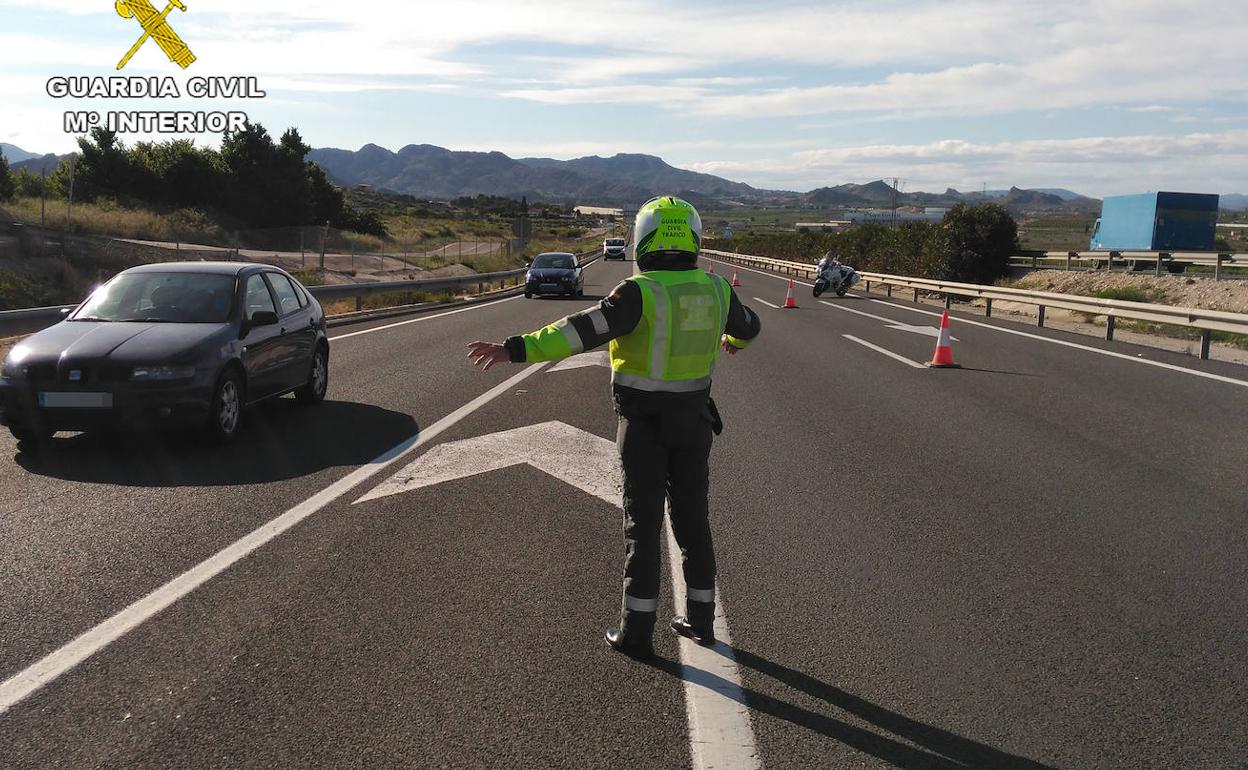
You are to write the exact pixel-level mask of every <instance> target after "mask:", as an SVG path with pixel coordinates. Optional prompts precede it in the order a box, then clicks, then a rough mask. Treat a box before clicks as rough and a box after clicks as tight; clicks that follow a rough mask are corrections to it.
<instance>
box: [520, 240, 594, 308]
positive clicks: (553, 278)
mask: <svg viewBox="0 0 1248 770" xmlns="http://www.w3.org/2000/svg"><path fill="white" fill-rule="evenodd" d="M534 294H536V295H538V296H541V295H543V294H560V295H563V296H567V297H581V296H584V294H585V276H584V274H583V273H582V271H581V268H580V267H579V266H578V265H577V262H576V255H575V254H568V253H566V252H562V251H551V252H547V253H545V254H538V255H537V256H536V257H534V258H533V261H532V262H531V263H529V272H528V273H526V274H525V276H524V296H526V297H532V296H533V295H534Z"/></svg>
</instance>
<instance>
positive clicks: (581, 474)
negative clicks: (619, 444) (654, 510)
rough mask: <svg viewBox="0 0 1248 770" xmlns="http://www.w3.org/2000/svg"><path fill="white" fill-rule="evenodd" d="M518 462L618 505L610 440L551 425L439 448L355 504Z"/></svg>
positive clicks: (616, 469)
mask: <svg viewBox="0 0 1248 770" xmlns="http://www.w3.org/2000/svg"><path fill="white" fill-rule="evenodd" d="M521 464H528V465H532V466H533V467H534V468H537V469H538V470H541V471H545V472H546V473H549V474H550V475H551V476H554V477H555V478H557V479H559V480H560V481H563V482H565V483H568V484H571V485H572V486H574V487H576V488H577V489H580V490H582V491H584V492H588V493H589V494H591V495H593V496H595V497H598V498H600V499H602V500H605V501H606V502H608V503H610V504H612V505H614V506H616V507H623V500H622V498H621V495H620V488H621V484H620V460H619V456H618V455H617V454H616V450H615V442H614V441H608V440H607V439H605V438H602V437H600V436H595V435H594V434H592V433H588V432H586V431H583V430H581V429H580V428H574V427H572V426H571V425H568V424H566V423H562V422H557V421H552V422H543V423H540V424H538V425H529V426H526V427H524V428H516V429H514V430H505V431H503V432H501V433H492V434H490V435H488V436H478V437H476V438H470V439H464V440H463V441H452V442H451V443H449V444H440V445H438V446H436V447H434V448H433V449H431V450H429V451H428V452H427V453H425V454H423V455H421V456H420V457H418V458H416V459H415V460H413V461H412V462H411V463H409V464H408V465H407V467H405V468H404V469H403V470H401V471H399V472H398V473H396V474H394V475H393V476H391V477H390V478H389V479H388V480H387V481H386V482H385V483H383V484H380V485H378V486H377V487H376V488H375V489H373V491H371V492H369V493H368V494H366V495H364V496H363V497H361V498H360V499H359V500H356V501H355V502H356V503H362V502H365V501H366V500H376V499H378V498H380V497H388V496H390V495H397V494H400V493H402V492H409V491H411V490H413V489H420V488H421V487H431V486H433V485H435V484H441V483H443V482H446V481H454V480H455V479H462V478H465V477H468V476H475V475H477V474H480V473H487V472H489V471H496V470H500V469H502V468H510V467H511V466H513V465H521Z"/></svg>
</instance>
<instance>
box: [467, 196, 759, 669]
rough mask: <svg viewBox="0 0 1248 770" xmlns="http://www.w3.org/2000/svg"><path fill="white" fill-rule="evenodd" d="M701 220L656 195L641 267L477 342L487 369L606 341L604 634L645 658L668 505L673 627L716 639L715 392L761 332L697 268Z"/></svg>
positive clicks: (726, 291)
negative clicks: (539, 318) (613, 530)
mask: <svg viewBox="0 0 1248 770" xmlns="http://www.w3.org/2000/svg"><path fill="white" fill-rule="evenodd" d="M701 237H702V220H701V218H700V217H699V216H698V212H697V211H696V210H695V209H694V208H693V206H691V205H689V204H688V203H686V202H685V201H683V200H681V199H679V198H674V197H671V196H663V197H658V198H654V199H652V200H650V201H648V202H647V203H646V204H645V205H644V206H642V208H641V210H640V211H639V212H638V214H637V220H636V223H635V226H634V228H633V239H634V242H635V243H636V247H635V251H636V260H637V267H638V270H639V272H638V273H637V274H636V275H633V276H631V277H629V278H627V279H625V280H624V281H623V282H622V283H620V285H619V286H616V287H615V289H614V290H613V291H612V292H611V294H610V296H608V297H606V298H605V299H603V300H602V302H601V303H599V305H598V306H597V307H594V308H591V309H589V310H585V311H582V312H579V313H574V314H572V315H570V316H568V317H566V318H563V319H561V320H559V321H556V322H555V323H553V324H551V325H549V326H547V327H545V328H543V329H539V330H538V331H535V332H532V333H530V334H525V335H521V336H516V337H509V338H508V339H507V340H506V341H505V342H503V343H501V344H500V343H492V342H472V343H470V344H469V346H468V347H469V350H470V352H469V356H470V357H471V358H473V359H474V361H475V363H477V364H479V365H481V366H482V367H483V368H484V369H489V368H490V367H491V366H493V365H494V364H495V363H498V362H500V361H504V360H506V361H511V362H513V363H524V362H537V361H554V360H558V359H561V358H566V357H568V356H571V355H575V354H577V353H580V352H582V351H585V350H590V349H592V348H595V347H598V346H599V345H602V344H604V343H606V342H610V343H611V344H610V354H611V389H612V395H613V397H614V402H615V411H616V413H617V414H618V415H619V429H618V432H617V435H616V443H617V445H618V447H619V451H620V459H621V463H622V465H623V470H624V474H623V475H624V490H623V492H624V495H623V497H624V544H625V549H624V597H623V607H622V609H621V613H620V625H619V626H618V627H616V628H610V629H608V630H607V633H606V640H607V643H608V644H610V645H611V646H612V647H613V648H615V649H616V650H618V651H620V652H623V653H626V654H628V655H633V656H636V657H645V656H648V655H650V654H652V653H653V644H652V635H653V632H654V622H655V613H656V612H657V610H658V596H659V543H660V538H661V534H662V525H663V509H664V502H665V500H666V499H670V501H671V519H672V531H673V533H674V534H675V536H676V542H677V544H679V546H680V552H681V559H682V564H683V568H684V574H685V584H686V586H687V587H688V595H687V596H686V614H685V615H683V616H679V615H678V616H677V617H675V618H673V619H672V622H671V628H672V630H673V631H675V632H676V633H678V634H681V635H683V636H687V637H689V638H691V639H693V640H694V641H695V642H697V643H699V644H703V645H711V644H714V642H715V630H714V620H715V552H714V548H713V547H712V543H711V529H710V524H709V522H708V513H709V511H708V502H707V492H708V487H709V484H710V480H709V466H708V463H709V458H710V451H711V440H712V433H713V432H714V433H718V432H719V429H720V428H721V427H722V426H721V425H720V424H719V415H718V413H717V410H716V409H715V403H714V402H713V401H712V400H711V398H710V391H711V375H712V374H713V373H714V371H715V363H716V359H717V357H718V354H719V351H720V348H721V347H722V349H723V350H724V351H726V352H728V353H730V354H733V355H735V354H736V352H737V351H738V350H740V349H742V348H744V347H745V346H746V345H747V344H748V342H749V341H750V340H752V339H754V338H755V337H757V336H758V333H759V330H760V327H761V324H760V322H759V318H758V315H757V314H755V313H754V312H753V311H751V310H750V309H749V308H748V307H746V306H745V305H744V304H742V303H741V301H740V300H739V299H738V298H737V295H736V293H735V292H733V290H732V287H731V286H730V285H729V284H728V282H727V281H726V280H724V279H723V278H721V277H720V276H717V275H708V274H707V273H705V272H703V271H702V270H699V269H698V261H697V257H698V250H699V248H700V245H701Z"/></svg>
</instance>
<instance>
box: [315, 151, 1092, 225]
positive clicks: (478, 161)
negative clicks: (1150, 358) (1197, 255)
mask: <svg viewBox="0 0 1248 770" xmlns="http://www.w3.org/2000/svg"><path fill="white" fill-rule="evenodd" d="M309 158H310V159H311V160H313V161H315V162H316V163H318V164H320V166H321V167H322V168H323V169H325V172H326V173H327V174H328V175H329V176H330V178H332V179H333V180H335V181H336V182H338V183H340V184H347V185H354V184H367V185H371V186H373V187H376V188H379V189H385V190H392V191H394V192H401V193H407V194H409V195H415V196H417V197H427V198H457V197H460V196H471V195H477V194H487V195H503V196H507V197H513V198H514V197H520V196H522V195H523V196H527V197H528V198H530V199H531V200H546V201H563V202H577V203H582V202H593V203H596V204H616V205H626V204H629V203H638V202H640V201H643V200H645V199H646V198H649V197H651V196H652V195H655V194H658V193H664V192H668V193H673V194H676V195H680V196H682V197H684V198H686V199H687V200H689V202H690V203H692V204H694V205H695V206H699V207H703V206H710V207H722V206H723V205H725V204H745V205H766V204H772V205H790V206H807V207H810V208H837V207H881V206H884V207H887V206H891V205H893V203H894V202H896V204H897V205H899V206H952V205H955V204H957V203H961V202H975V201H984V200H987V199H988V198H991V199H994V200H997V201H999V202H1001V203H1003V204H1004V205H1006V206H1009V207H1012V208H1020V209H1021V208H1027V209H1030V210H1037V209H1052V210H1063V209H1069V210H1080V211H1082V210H1099V201H1096V200H1093V199H1090V198H1085V197H1083V196H1081V195H1078V194H1076V193H1072V192H1070V191H1068V190H1060V191H1057V190H1055V191H1052V192H1048V191H1044V192H1042V191H1033V190H1019V189H1017V188H1013V189H1010V190H1003V191H995V192H994V194H992V195H986V194H984V193H962V192H959V191H957V190H954V189H949V190H946V191H945V192H944V193H941V194H936V193H925V192H915V193H904V192H899V191H895V190H894V189H893V188H892V187H890V186H889V185H888V184H887V183H885V182H883V181H876V182H871V183H870V184H865V185H858V184H845V185H838V186H836V187H823V188H819V189H818V190H812V191H810V192H807V193H796V192H788V191H783V190H763V189H758V188H755V187H751V186H750V185H748V184H744V183H742V182H733V181H730V180H727V179H723V178H721V177H718V176H713V175H711V174H701V173H697V172H693V171H686V170H684V169H679V168H676V167H674V166H672V165H670V164H668V163H666V162H665V161H664V160H663V159H662V158H657V157H654V156H652V155H638V154H619V155H614V156H612V157H610V158H602V157H598V156H590V157H585V158H576V159H575V160H554V159H553V158H511V157H508V156H507V155H504V154H503V153H501V152H488V153H486V152H457V151H453V150H447V149H445V148H442V147H435V146H433V145H427V144H422V145H408V146H407V147H404V148H403V149H401V150H399V151H398V152H391V151H390V150H387V149H385V148H382V147H378V146H377V145H374V144H368V145H365V146H364V147H362V148H360V149H359V150H358V151H355V152H352V151H350V150H337V149H317V150H313V151H312V152H311V154H310V155H309Z"/></svg>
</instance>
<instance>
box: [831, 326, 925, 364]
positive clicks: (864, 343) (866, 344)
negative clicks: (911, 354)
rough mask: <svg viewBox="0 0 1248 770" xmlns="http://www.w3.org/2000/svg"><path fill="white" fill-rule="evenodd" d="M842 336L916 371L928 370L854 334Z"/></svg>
mask: <svg viewBox="0 0 1248 770" xmlns="http://www.w3.org/2000/svg"><path fill="white" fill-rule="evenodd" d="M841 336H842V337H844V338H845V339H847V340H849V341H850V342H857V343H858V344H859V345H862V346H863V347H864V348H871V349H872V350H874V351H875V352H877V353H883V354H884V355H886V356H888V357H889V358H892V359H896V360H897V361H900V362H902V363H903V364H907V365H908V366H913V367H914V368H915V369H926V368H927V367H926V366H924V365H923V364H920V363H918V362H917V361H911V360H910V359H908V358H906V357H905V356H902V355H898V354H897V353H894V352H893V351H891V350H887V349H885V348H882V347H880V346H879V345H873V344H872V343H870V342H867V341H866V340H862V339H858V338H857V337H855V336H854V335H852V334H842V335H841Z"/></svg>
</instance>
